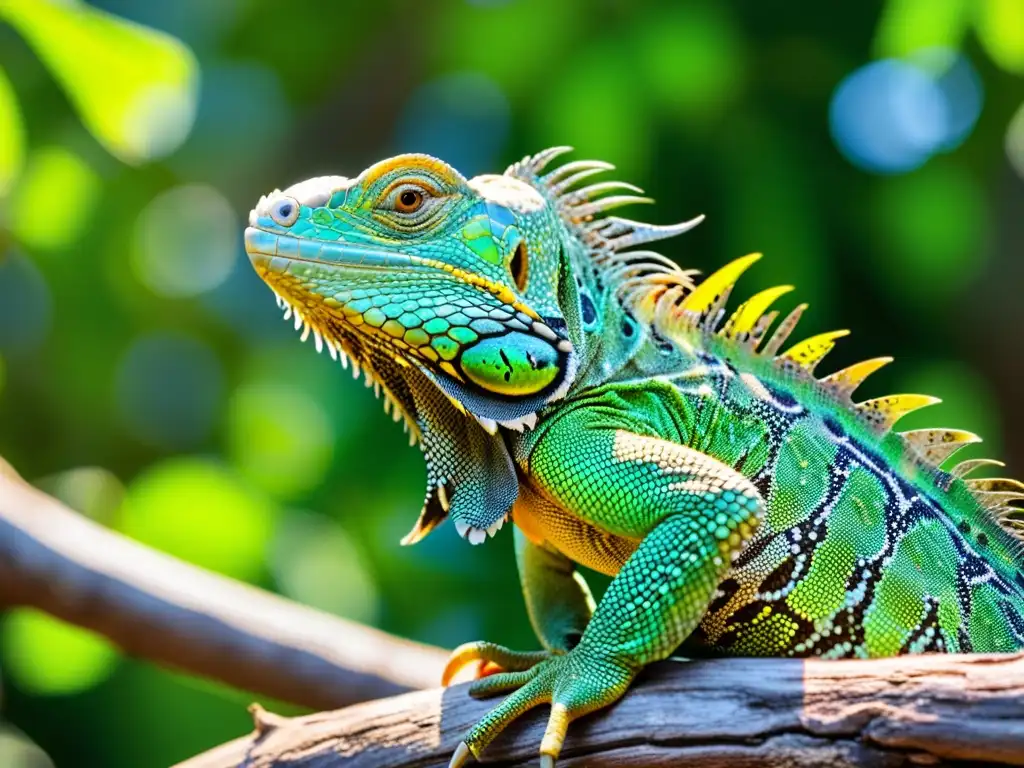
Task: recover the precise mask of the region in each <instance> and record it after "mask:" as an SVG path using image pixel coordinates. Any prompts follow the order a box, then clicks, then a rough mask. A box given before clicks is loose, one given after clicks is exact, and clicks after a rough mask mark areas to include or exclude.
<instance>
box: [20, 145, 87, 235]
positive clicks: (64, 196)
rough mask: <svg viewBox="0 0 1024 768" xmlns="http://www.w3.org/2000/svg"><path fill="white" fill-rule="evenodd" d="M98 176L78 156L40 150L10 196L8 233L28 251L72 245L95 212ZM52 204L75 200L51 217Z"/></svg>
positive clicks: (50, 149) (64, 152)
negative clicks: (56, 201)
mask: <svg viewBox="0 0 1024 768" xmlns="http://www.w3.org/2000/svg"><path fill="white" fill-rule="evenodd" d="M100 188H101V181H100V177H99V175H98V174H97V173H96V172H95V171H94V170H93V169H92V168H90V167H89V166H88V165H86V163H85V161H83V160H82V159H81V158H80V157H79V156H78V155H76V154H75V153H73V152H71V151H70V150H67V149H64V148H63V147H43V148H41V149H38V150H36V151H35V152H33V153H32V154H31V155H30V156H29V161H28V165H27V166H26V168H25V172H24V173H23V174H22V176H21V179H20V180H19V182H18V184H17V186H16V187H15V189H14V192H13V193H12V194H11V209H10V210H11V220H10V227H11V231H12V232H14V234H15V236H16V237H17V238H18V239H19V240H20V241H21V242H22V243H24V244H25V245H27V246H29V247H30V248H37V249H42V250H52V249H55V248H62V247H64V246H67V245H70V244H72V243H74V242H75V241H76V240H77V239H78V238H79V236H80V235H81V234H82V232H83V230H84V229H85V227H86V225H87V224H88V223H89V219H90V218H92V214H93V212H94V211H95V209H96V203H97V202H98V198H99V194H100V191H101V190H100ZM54 200H74V201H75V204H74V205H65V206H62V207H61V208H60V215H59V216H55V215H54V205H53V201H54Z"/></svg>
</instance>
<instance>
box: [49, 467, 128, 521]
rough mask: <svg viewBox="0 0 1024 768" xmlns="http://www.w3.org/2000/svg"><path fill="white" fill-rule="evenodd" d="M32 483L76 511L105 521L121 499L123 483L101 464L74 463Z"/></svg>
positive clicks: (115, 510) (113, 512) (118, 506)
mask: <svg viewBox="0 0 1024 768" xmlns="http://www.w3.org/2000/svg"><path fill="white" fill-rule="evenodd" d="M35 486H36V487H37V488H39V489H40V490H41V491H43V492H45V493H48V494H49V495H51V496H53V497H54V498H56V499H57V500H59V501H61V502H63V503H64V504H66V505H67V506H69V507H71V509H73V510H75V511H76V512H78V513H80V514H82V515H85V516H86V517H88V518H90V519H92V520H95V521H96V522H98V523H102V524H104V525H110V524H112V523H113V522H114V516H115V515H116V513H117V510H118V509H119V508H120V507H121V503H122V501H123V500H124V485H122V483H121V481H120V480H118V479H117V476H116V475H114V473H113V472H110V471H109V470H106V469H103V468H102V467H76V468H74V469H69V470H66V471H64V472H60V473H58V474H56V475H50V476H49V477H44V478H42V479H40V480H37V481H35Z"/></svg>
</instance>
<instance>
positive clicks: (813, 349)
mask: <svg viewBox="0 0 1024 768" xmlns="http://www.w3.org/2000/svg"><path fill="white" fill-rule="evenodd" d="M849 335H850V332H849V331H848V330H845V329H844V330H839V331H829V332H828V333H819V334H818V335H816V336H811V337H810V338H808V339H804V340H803V341H799V342H797V343H796V344H794V345H793V346H792V347H790V348H789V349H788V350H786V352H784V353H783V354H781V355H779V356H778V357H777V358H775V359H776V360H777V361H778V362H779V363H781V364H782V365H787V364H790V365H795V366H797V367H798V368H803V369H804V370H805V371H807V372H808V373H813V372H814V367H815V366H816V365H817V364H818V363H820V362H821V361H822V359H824V357H825V355H827V354H828V353H829V352H831V351H832V348H833V347H835V345H836V339H841V338H842V337H843V336H849Z"/></svg>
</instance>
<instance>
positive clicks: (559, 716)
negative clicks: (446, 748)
mask: <svg viewBox="0 0 1024 768" xmlns="http://www.w3.org/2000/svg"><path fill="white" fill-rule="evenodd" d="M483 647H486V648H487V651H486V653H487V656H486V658H487V660H491V659H497V658H498V657H499V654H500V655H501V658H502V660H503V661H505V662H509V663H511V664H514V665H518V666H519V668H518V669H515V668H512V669H511V671H507V672H499V673H497V674H494V675H491V676H489V677H486V678H484V679H482V680H479V681H477V682H476V683H474V684H473V685H472V686H471V687H470V689H469V693H470V695H471V696H488V695H491V694H495V693H501V692H504V691H510V690H511V691H514V692H513V693H512V694H511V695H509V696H508V697H507V698H506V699H505V700H504V701H502V702H501V703H500V704H499V705H498V706H496V707H495V708H494V709H492V710H491V711H490V712H488V713H487V714H486V715H484V717H483V719H481V720H480V722H478V723H477V724H476V725H475V726H473V727H472V728H471V729H470V731H469V733H467V734H466V737H465V739H464V740H463V742H462V743H461V744H460V745H459V748H458V749H457V750H456V751H455V755H454V756H453V757H452V761H451V763H450V765H449V768H459V766H462V765H464V764H465V763H466V762H467V761H468V760H469V758H470V756H472V757H477V758H479V757H480V754H481V753H482V752H483V750H484V748H485V747H486V746H487V745H488V744H489V743H490V742H491V741H492V740H493V739H494V738H495V737H496V736H497V735H498V734H499V733H501V732H502V731H503V730H504V729H505V728H506V727H507V726H508V725H509V724H511V723H512V721H513V720H515V719H516V718H517V717H519V716H520V715H522V714H523V713H524V712H526V711H527V710H528V709H532V708H533V707H536V706H537V705H539V704H545V703H550V704H551V716H550V718H549V719H548V727H547V730H545V731H544V739H543V740H542V741H541V744H540V756H541V765H542V766H545V768H554V765H555V760H556V759H557V758H558V754H559V752H561V750H562V742H563V741H565V734H566V731H567V730H568V728H569V723H570V722H572V721H573V720H574V719H576V718H577V717H580V716H581V715H585V714H587V713H588V712H593V711H594V710H597V709H601V708H602V707H606V706H608V705H609V704H611V703H613V702H614V701H616V700H617V699H618V698H619V697H620V696H622V694H623V693H625V692H626V689H627V688H628V687H629V684H630V682H632V680H633V678H634V677H635V676H636V673H637V671H638V670H636V669H635V668H633V667H631V666H629V665H628V664H625V663H623V662H622V661H621V660H616V659H611V658H608V657H606V656H603V655H602V654H600V653H598V652H596V651H592V650H590V649H589V648H588V647H587V646H585V645H583V644H581V645H578V646H576V647H575V648H573V649H572V650H571V651H569V652H568V653H565V654H558V655H555V654H550V653H548V652H543V658H538V657H539V656H541V655H542V654H541V653H532V654H526V653H516V652H514V651H509V650H508V649H505V648H502V647H501V646H496V645H492V644H490V643H474V644H472V645H469V646H462V648H460V649H458V650H457V651H456V652H455V654H453V656H452V659H453V661H452V662H449V669H451V668H452V663H453V662H454V661H455V659H457V658H460V657H462V658H466V659H467V661H465V662H461V661H460V663H459V665H458V667H459V668H461V666H463V664H465V663H469V661H472V660H476V659H479V658H483V652H482V651H481V650H480V649H481V648H483ZM470 648H473V649H474V651H475V653H476V655H475V656H474V655H473V653H471V652H470V651H469V650H463V649H470ZM528 662H529V663H528ZM501 666H502V667H503V668H504V669H510V667H509V666H506V664H504V663H502V664H501ZM447 672H448V670H446V673H447ZM447 676H448V675H447V674H446V677H447Z"/></svg>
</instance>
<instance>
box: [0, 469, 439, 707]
mask: <svg viewBox="0 0 1024 768" xmlns="http://www.w3.org/2000/svg"><path fill="white" fill-rule="evenodd" d="M0 605H8V606H14V605H25V606H33V607H36V608H39V609H41V610H43V611H46V612H47V613H51V614H53V615H54V616H58V617H60V618H62V619H64V620H65V621H68V622H70V623H72V624H77V625H79V626H82V627H86V628H88V629H91V630H93V631H95V632H98V633H99V634H101V635H105V636H106V637H108V638H110V639H111V640H112V641H113V642H114V643H116V644H117V645H119V646H121V647H122V648H124V649H125V650H126V651H127V652H128V653H131V654H135V655H137V656H141V657H143V658H146V659H151V660H153V661H156V662H158V663H162V664H166V665H168V666H171V667H175V668H178V669H181V670H185V671H187V672H192V673H195V674H198V675H203V676H206V677H210V678H213V679H215V680H220V681H222V682H225V683H228V684H229V685H233V686H236V687H238V688H242V689H245V690H249V691H255V692H259V693H261V694H264V695H266V696H272V697H274V698H276V699H280V700H283V701H289V702H293V703H296V704H300V705H304V706H307V707H310V708H313V709H325V708H332V707H339V706H345V705H348V704H352V703H355V702H359V701H365V700H367V699H374V698H379V697H381V696H390V695H394V694H396V693H400V692H402V691H406V690H409V689H416V688H426V687H429V686H432V685H436V684H437V681H438V680H440V676H441V670H442V669H443V667H444V660H445V653H444V652H443V651H442V650H441V649H439V648H433V647H430V646H425V645H420V644H418V643H413V642H410V641H407V640H402V639H400V638H396V637H393V636H391V635H388V634H385V633H384V632H379V631H377V630H374V629H371V628H369V627H364V626H362V625H360V624H356V623H354V622H351V621H346V620H344V619H341V618H337V617H334V616H330V615H328V614H325V613H322V612H320V611H316V610H313V609H311V608H306V607H304V606H301V605H298V604H296V603H293V602H290V601H288V600H285V599H283V598H280V597H277V596H275V595H272V594H270V593H268V592H264V591H262V590H259V589H256V588H254V587H250V586H247V585H244V584H240V583H238V582H236V581H233V580H231V579H228V578H225V577H222V576H218V575H216V574H213V573H209V572H207V571H204V570H202V569H200V568H196V567H194V566H191V565H187V564H186V563H183V562H181V561H180V560H177V559H175V558H173V557H170V556H168V555H165V554H162V553H160V552H156V551H154V550H152V549H150V548H148V547H145V546H143V545H141V544H138V543H136V542H133V541H131V540H130V539H127V538H125V537H123V536H121V535H119V534H117V533H114V532H112V531H110V530H108V529H106V528H103V527H102V526H99V525H97V524H95V523H93V522H92V521H90V520H88V519H87V518H85V517H82V516H81V515H79V514H76V513H75V512H73V511H71V510H70V509H68V508H67V507H64V506H63V505H62V504H60V503H59V502H58V501H56V500H54V499H52V498H50V497H49V496H47V495H46V494H44V493H42V492H41V491H38V490H36V489H34V488H32V487H31V486H29V485H28V484H27V483H25V482H24V481H22V480H21V479H20V478H18V475H17V473H15V472H14V470H13V469H11V468H10V466H9V465H7V464H6V463H5V462H4V461H3V460H2V459H0Z"/></svg>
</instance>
